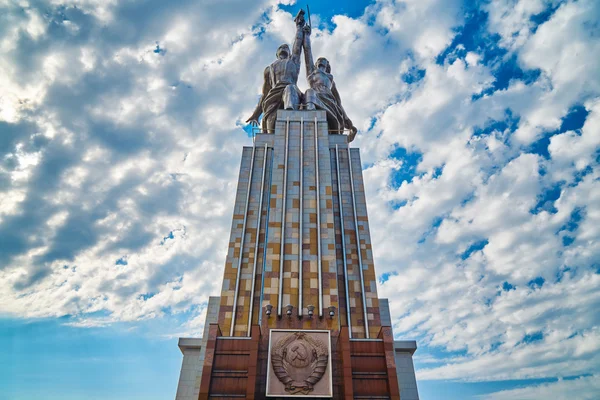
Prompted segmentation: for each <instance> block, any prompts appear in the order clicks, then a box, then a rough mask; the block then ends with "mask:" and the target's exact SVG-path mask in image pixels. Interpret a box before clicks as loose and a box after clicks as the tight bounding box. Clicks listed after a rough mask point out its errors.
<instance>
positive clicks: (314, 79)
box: [302, 25, 356, 142]
mask: <svg viewBox="0 0 600 400" xmlns="http://www.w3.org/2000/svg"><path fill="white" fill-rule="evenodd" d="M303 30H304V42H303V44H302V45H303V49H304V60H305V64H306V79H307V81H308V85H309V86H310V88H309V89H307V90H306V93H305V94H304V97H305V102H306V110H325V111H326V112H327V123H328V125H329V130H330V131H333V132H334V133H342V132H343V131H344V129H349V130H350V135H349V137H348V141H349V142H351V141H352V140H354V137H355V136H356V127H354V125H353V124H352V121H351V120H350V118H348V116H347V115H346V111H344V108H343V107H342V100H341V98H340V94H339V93H338V90H337V88H336V87H335V82H334V81H333V75H331V65H330V64H329V61H328V60H327V59H326V58H325V57H319V58H318V59H317V62H316V63H314V64H313V57H312V49H311V46H310V32H311V29H310V26H308V25H305V26H304V28H303Z"/></svg>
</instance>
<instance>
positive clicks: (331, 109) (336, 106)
mask: <svg viewBox="0 0 600 400" xmlns="http://www.w3.org/2000/svg"><path fill="white" fill-rule="evenodd" d="M307 80H308V83H309V85H310V89H308V90H307V91H306V102H307V103H313V104H314V105H315V108H317V109H318V110H325V112H326V113H327V122H328V125H329V130H331V131H338V132H335V133H341V131H342V130H343V129H344V128H345V127H346V126H345V125H346V122H347V121H348V117H347V116H346V112H345V111H344V109H343V108H342V105H341V104H340V103H341V102H340V99H339V98H338V97H336V96H335V94H334V92H333V91H332V88H333V87H334V84H333V75H331V74H328V73H326V72H323V71H321V70H318V69H315V71H314V72H313V73H311V74H310V75H309V76H307Z"/></svg>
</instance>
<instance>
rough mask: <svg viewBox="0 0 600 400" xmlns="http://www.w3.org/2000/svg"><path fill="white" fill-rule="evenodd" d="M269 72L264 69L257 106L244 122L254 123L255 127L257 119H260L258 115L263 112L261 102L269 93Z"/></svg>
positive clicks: (268, 68)
mask: <svg viewBox="0 0 600 400" xmlns="http://www.w3.org/2000/svg"><path fill="white" fill-rule="evenodd" d="M270 71H271V68H270V67H267V68H265V72H264V73H263V74H264V82H263V88H262V95H261V96H260V99H259V100H258V104H257V105H256V108H255V109H254V112H253V113H252V115H251V116H250V118H248V119H247V120H246V122H249V123H255V124H256V125H258V118H259V117H260V114H262V112H263V108H262V106H263V101H264V99H265V98H266V97H267V94H269V91H270V90H271V72H270Z"/></svg>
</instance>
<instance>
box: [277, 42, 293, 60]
mask: <svg viewBox="0 0 600 400" xmlns="http://www.w3.org/2000/svg"><path fill="white" fill-rule="evenodd" d="M290 53H291V52H290V46H288V45H287V44H285V43H284V44H282V45H281V46H279V47H278V48H277V52H276V53H275V55H276V56H277V58H281V59H284V58H288V57H289V56H290Z"/></svg>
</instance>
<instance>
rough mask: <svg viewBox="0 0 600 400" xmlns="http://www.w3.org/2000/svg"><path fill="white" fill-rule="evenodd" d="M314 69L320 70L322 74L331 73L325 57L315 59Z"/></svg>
mask: <svg viewBox="0 0 600 400" xmlns="http://www.w3.org/2000/svg"><path fill="white" fill-rule="evenodd" d="M315 67H317V69H320V70H321V71H323V72H327V73H328V74H330V73H331V65H330V64H329V61H328V60H327V59H326V58H325V57H319V58H317V61H316V62H315Z"/></svg>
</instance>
